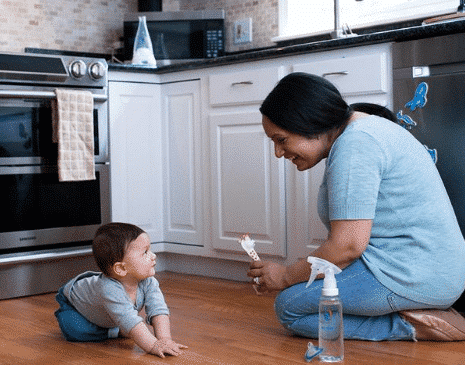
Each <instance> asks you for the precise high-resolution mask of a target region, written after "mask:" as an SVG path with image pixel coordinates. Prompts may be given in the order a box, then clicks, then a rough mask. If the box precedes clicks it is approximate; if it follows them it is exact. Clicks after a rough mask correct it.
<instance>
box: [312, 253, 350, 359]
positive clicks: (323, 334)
mask: <svg viewBox="0 0 465 365" xmlns="http://www.w3.org/2000/svg"><path fill="white" fill-rule="evenodd" d="M307 261H308V262H309V263H310V264H312V273H311V275H310V279H309V280H308V283H307V287H308V286H310V284H311V283H312V282H313V280H315V278H316V276H317V275H318V274H324V276H325V278H324V282H323V289H322V291H321V297H320V302H319V326H318V346H319V347H320V348H322V349H323V351H322V352H321V353H320V354H319V358H320V361H322V362H338V361H342V360H343V359H344V327H343V323H342V303H341V300H340V299H339V289H338V288H337V284H336V278H335V277H334V276H335V275H337V274H339V273H340V272H342V270H341V269H340V268H339V267H337V266H336V265H334V264H332V263H331V262H329V261H326V260H323V259H320V258H319V257H312V256H309V257H308V259H307Z"/></svg>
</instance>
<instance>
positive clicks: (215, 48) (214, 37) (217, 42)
mask: <svg viewBox="0 0 465 365" xmlns="http://www.w3.org/2000/svg"><path fill="white" fill-rule="evenodd" d="M205 45H206V47H205V50H204V52H205V55H204V56H205V58H215V57H220V56H223V55H224V29H220V28H218V29H208V30H206V31H205Z"/></svg>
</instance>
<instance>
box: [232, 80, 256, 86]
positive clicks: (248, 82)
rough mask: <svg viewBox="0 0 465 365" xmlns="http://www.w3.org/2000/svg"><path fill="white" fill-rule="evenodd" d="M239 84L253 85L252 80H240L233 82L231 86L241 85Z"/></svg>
mask: <svg viewBox="0 0 465 365" xmlns="http://www.w3.org/2000/svg"><path fill="white" fill-rule="evenodd" d="M239 85H253V82H252V81H239V82H233V83H232V84H231V86H239Z"/></svg>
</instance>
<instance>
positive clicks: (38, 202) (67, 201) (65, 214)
mask: <svg viewBox="0 0 465 365" xmlns="http://www.w3.org/2000/svg"><path fill="white" fill-rule="evenodd" d="M0 186H2V189H1V192H0V206H1V207H2V211H3V213H2V216H3V218H2V219H1V220H0V231H1V232H14V231H23V230H34V229H46V228H56V227H75V226H85V225H94V224H98V225H100V224H101V207H100V175H99V172H98V171H97V172H96V180H89V181H77V182H59V181H58V175H57V173H56V172H55V173H41V174H12V175H0Z"/></svg>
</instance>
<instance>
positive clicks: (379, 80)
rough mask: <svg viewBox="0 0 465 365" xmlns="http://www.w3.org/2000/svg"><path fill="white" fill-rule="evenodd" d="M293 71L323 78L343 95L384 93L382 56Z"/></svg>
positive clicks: (296, 67) (340, 60)
mask: <svg viewBox="0 0 465 365" xmlns="http://www.w3.org/2000/svg"><path fill="white" fill-rule="evenodd" d="M293 69H294V71H296V72H307V73H311V74H315V75H318V76H323V77H324V78H326V79H327V80H328V81H331V82H332V83H333V84H334V85H336V87H337V88H338V90H339V91H340V92H341V94H343V95H364V94H380V93H387V92H388V81H387V54H386V53H378V54H371V55H363V56H356V57H347V58H337V59H332V60H327V61H321V62H311V63H305V64H298V65H294V67H293Z"/></svg>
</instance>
